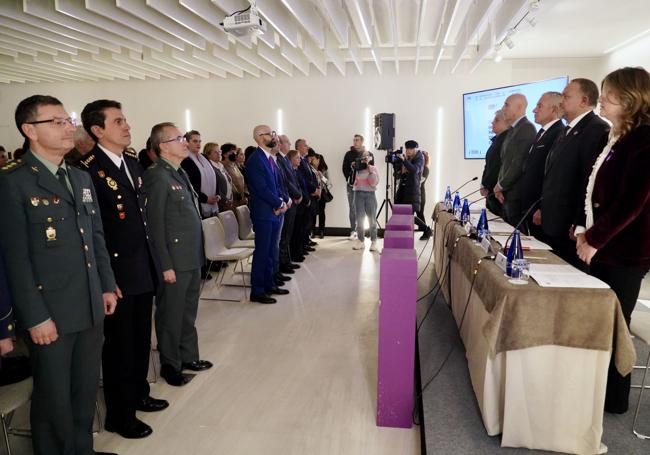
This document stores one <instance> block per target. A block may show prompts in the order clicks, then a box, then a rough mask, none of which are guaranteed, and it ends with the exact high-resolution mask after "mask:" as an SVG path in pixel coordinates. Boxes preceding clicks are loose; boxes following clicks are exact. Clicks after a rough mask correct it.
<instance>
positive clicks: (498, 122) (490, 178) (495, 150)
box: [481, 109, 510, 216]
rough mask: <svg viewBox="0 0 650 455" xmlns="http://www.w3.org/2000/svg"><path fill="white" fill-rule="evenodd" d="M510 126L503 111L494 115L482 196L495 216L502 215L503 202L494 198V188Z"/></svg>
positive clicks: (483, 177) (482, 180)
mask: <svg viewBox="0 0 650 455" xmlns="http://www.w3.org/2000/svg"><path fill="white" fill-rule="evenodd" d="M509 127H510V124H509V123H508V121H507V120H506V116H505V114H504V113H503V111H502V110H501V109H499V110H498V111H496V112H495V113H494V119H492V132H493V133H494V136H493V137H492V138H491V139H490V140H491V141H492V143H491V144H490V147H489V148H488V149H487V152H485V167H484V168H483V175H482V177H481V196H483V197H485V198H486V199H485V206H486V207H487V208H488V210H489V211H490V212H492V213H494V214H495V215H499V216H501V215H502V213H501V212H502V208H503V207H502V205H501V202H499V200H498V199H497V198H496V196H494V186H495V185H496V184H497V180H498V179H499V169H500V168H501V147H502V146H503V141H504V139H505V138H506V136H507V135H508V128H509Z"/></svg>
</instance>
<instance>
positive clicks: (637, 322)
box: [630, 310, 650, 439]
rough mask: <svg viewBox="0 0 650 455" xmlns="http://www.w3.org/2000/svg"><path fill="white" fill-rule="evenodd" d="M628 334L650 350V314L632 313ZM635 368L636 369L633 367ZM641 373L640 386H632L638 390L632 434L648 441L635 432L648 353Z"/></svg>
mask: <svg viewBox="0 0 650 455" xmlns="http://www.w3.org/2000/svg"><path fill="white" fill-rule="evenodd" d="M630 332H632V335H634V336H635V337H637V338H638V339H639V340H641V341H643V342H644V343H645V344H647V345H648V347H649V348H650V312H648V311H638V310H637V311H633V312H632V320H631V322H630ZM635 368H636V367H635ZM641 368H642V369H643V370H644V371H643V380H642V381H641V385H640V386H632V387H634V388H640V389H641V390H640V391H639V400H638V401H637V403H636V411H635V412H634V421H633V422H632V432H634V434H635V435H636V437H637V438H640V439H650V435H647V434H643V433H639V432H638V431H636V421H637V420H638V418H639V410H640V409H641V399H642V398H643V391H644V390H645V389H647V388H649V387H648V386H646V385H645V380H646V376H647V375H648V370H649V369H650V352H648V358H647V360H646V363H645V367H641Z"/></svg>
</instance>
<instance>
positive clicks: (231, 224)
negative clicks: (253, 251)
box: [218, 210, 255, 248]
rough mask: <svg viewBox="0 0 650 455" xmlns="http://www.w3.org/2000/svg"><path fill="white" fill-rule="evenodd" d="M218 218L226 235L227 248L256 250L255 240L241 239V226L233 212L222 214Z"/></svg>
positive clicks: (228, 211)
mask: <svg viewBox="0 0 650 455" xmlns="http://www.w3.org/2000/svg"><path fill="white" fill-rule="evenodd" d="M218 216H219V221H221V225H222V226H223V230H224V233H225V235H226V246H227V247H228V248H255V241H254V240H240V239H239V225H238V224H237V218H235V214H234V213H233V211H232V210H227V211H225V212H221V213H219V215H218Z"/></svg>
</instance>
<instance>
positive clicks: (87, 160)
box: [79, 153, 95, 167]
mask: <svg viewBox="0 0 650 455" xmlns="http://www.w3.org/2000/svg"><path fill="white" fill-rule="evenodd" d="M94 159H95V155H94V154H93V153H91V154H90V155H88V157H87V158H84V159H83V160H81V161H79V162H80V163H81V164H83V165H84V166H85V167H90V163H92V162H93V160H94Z"/></svg>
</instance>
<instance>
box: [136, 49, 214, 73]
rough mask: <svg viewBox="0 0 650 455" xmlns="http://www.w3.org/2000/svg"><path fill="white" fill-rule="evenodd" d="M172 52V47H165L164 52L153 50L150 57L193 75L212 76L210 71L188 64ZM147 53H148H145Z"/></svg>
mask: <svg viewBox="0 0 650 455" xmlns="http://www.w3.org/2000/svg"><path fill="white" fill-rule="evenodd" d="M171 53H172V48H169V49H165V50H164V51H163V52H155V51H152V52H151V53H149V54H148V57H150V58H152V59H153V60H158V61H159V62H161V63H166V64H167V65H169V66H170V67H173V68H174V69H177V70H181V71H185V72H187V73H189V74H191V75H193V76H199V77H201V78H203V79H207V78H209V77H210V73H209V72H207V71H205V70H202V69H200V68H197V67H194V66H190V65H187V64H186V63H185V62H181V61H179V60H177V59H175V58H174V57H173V56H172V55H171ZM145 55H147V53H145Z"/></svg>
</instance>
